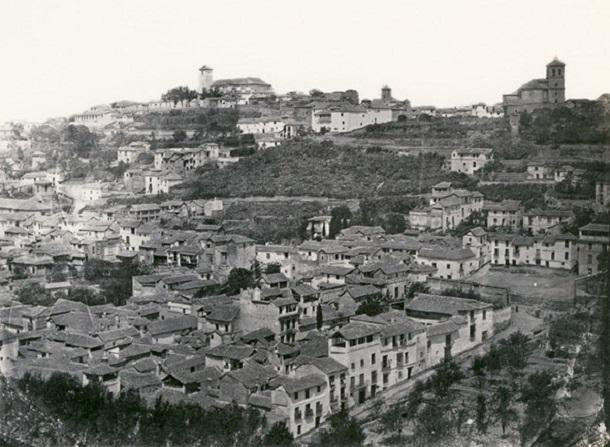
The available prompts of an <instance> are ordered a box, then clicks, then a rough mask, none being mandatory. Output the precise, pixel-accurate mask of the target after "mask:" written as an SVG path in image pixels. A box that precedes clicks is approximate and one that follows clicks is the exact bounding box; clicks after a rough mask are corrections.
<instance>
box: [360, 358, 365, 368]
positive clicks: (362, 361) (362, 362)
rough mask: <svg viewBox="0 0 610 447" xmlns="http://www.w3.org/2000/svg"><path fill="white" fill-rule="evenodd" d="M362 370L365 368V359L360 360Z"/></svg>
mask: <svg viewBox="0 0 610 447" xmlns="http://www.w3.org/2000/svg"><path fill="white" fill-rule="evenodd" d="M360 368H364V359H360Z"/></svg>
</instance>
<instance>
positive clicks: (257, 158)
mask: <svg viewBox="0 0 610 447" xmlns="http://www.w3.org/2000/svg"><path fill="white" fill-rule="evenodd" d="M442 163H443V159H442V158H441V157H440V156H439V155H436V154H426V155H422V156H417V157H410V156H400V155H396V154H393V153H388V152H384V151H379V150H370V149H369V150H363V149H360V148H357V149H355V148H344V147H334V146H333V145H332V144H329V143H328V142H322V143H315V142H291V143H288V144H286V145H284V146H281V147H277V148H272V149H267V150H265V151H262V152H259V153H257V154H255V155H253V156H251V157H247V158H243V159H241V160H240V161H239V162H238V163H236V164H234V165H232V166H229V167H227V168H225V169H222V170H219V169H205V170H203V171H202V172H201V176H200V177H198V178H197V179H196V180H193V181H191V182H190V183H188V184H187V185H186V188H187V190H186V196H187V197H188V198H196V197H203V198H205V197H246V196H274V195H288V196H315V197H337V198H362V197H368V196H371V195H381V196H383V195H395V194H418V193H421V192H425V191H426V190H428V189H429V188H430V186H432V185H433V184H435V183H438V182H439V181H441V180H444V179H446V178H447V174H446V173H443V172H441V166H442Z"/></svg>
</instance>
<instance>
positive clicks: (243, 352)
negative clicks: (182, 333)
mask: <svg viewBox="0 0 610 447" xmlns="http://www.w3.org/2000/svg"><path fill="white" fill-rule="evenodd" d="M252 354H254V348H253V347H252V346H249V345H229V344H223V345H218V346H216V347H214V348H210V349H208V350H207V351H206V356H208V357H221V358H229V359H233V360H244V359H247V358H248V357H250V356H251V355H252Z"/></svg>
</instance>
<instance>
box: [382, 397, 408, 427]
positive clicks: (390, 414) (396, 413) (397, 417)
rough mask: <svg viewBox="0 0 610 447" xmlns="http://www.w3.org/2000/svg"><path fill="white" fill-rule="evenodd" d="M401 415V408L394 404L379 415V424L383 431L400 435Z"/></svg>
mask: <svg viewBox="0 0 610 447" xmlns="http://www.w3.org/2000/svg"><path fill="white" fill-rule="evenodd" d="M380 402H382V401H380ZM402 413H403V406H402V404H400V403H398V404H394V405H392V406H391V407H390V408H388V409H387V411H386V412H385V413H383V414H382V415H381V420H380V422H381V426H382V427H383V430H384V431H387V432H391V433H397V434H398V435H400V434H401V433H402V424H403V419H402Z"/></svg>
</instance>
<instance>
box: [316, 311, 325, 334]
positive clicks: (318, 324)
mask: <svg viewBox="0 0 610 447" xmlns="http://www.w3.org/2000/svg"><path fill="white" fill-rule="evenodd" d="M323 325H324V316H323V315H322V306H321V305H319V304H318V307H317V308H316V328H317V329H318V330H319V331H321V330H322V326H323Z"/></svg>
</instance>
